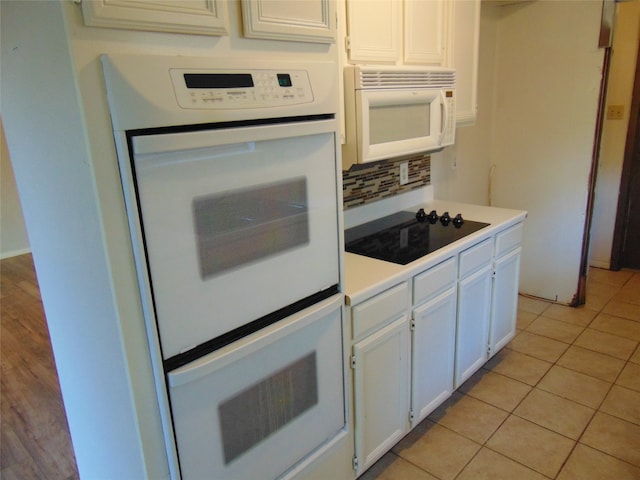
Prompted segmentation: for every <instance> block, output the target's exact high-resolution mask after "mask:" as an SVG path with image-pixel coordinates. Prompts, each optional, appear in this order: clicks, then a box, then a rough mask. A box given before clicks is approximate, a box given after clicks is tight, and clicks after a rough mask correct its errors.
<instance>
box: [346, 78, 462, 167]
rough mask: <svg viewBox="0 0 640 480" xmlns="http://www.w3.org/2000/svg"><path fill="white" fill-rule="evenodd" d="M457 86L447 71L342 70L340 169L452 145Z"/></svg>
mask: <svg viewBox="0 0 640 480" xmlns="http://www.w3.org/2000/svg"><path fill="white" fill-rule="evenodd" d="M455 86H456V72H455V70H454V69H450V68H443V67H416V66H380V65H353V66H348V67H345V70H344V97H345V129H346V131H345V133H346V141H345V144H344V145H343V147H342V163H343V167H344V168H348V167H349V166H350V165H353V164H354V163H367V162H374V161H377V160H383V159H389V158H394V157H400V156H403V155H409V154H414V153H420V152H432V151H436V150H440V149H442V148H443V147H446V146H448V145H453V143H454V141H455V131H456V114H455V98H456V95H455Z"/></svg>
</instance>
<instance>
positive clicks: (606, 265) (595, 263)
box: [589, 260, 611, 270]
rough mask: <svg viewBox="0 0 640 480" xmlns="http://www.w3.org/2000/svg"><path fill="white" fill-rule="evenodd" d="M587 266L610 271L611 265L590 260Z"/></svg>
mask: <svg viewBox="0 0 640 480" xmlns="http://www.w3.org/2000/svg"><path fill="white" fill-rule="evenodd" d="M589 266H590V267H596V268H604V269H605V270H611V263H609V262H604V261H598V260H591V261H590V262H589Z"/></svg>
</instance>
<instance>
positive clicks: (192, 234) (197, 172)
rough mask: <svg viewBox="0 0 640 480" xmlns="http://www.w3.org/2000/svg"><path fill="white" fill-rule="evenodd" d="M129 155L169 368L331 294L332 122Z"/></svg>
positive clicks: (140, 148) (254, 130) (233, 131)
mask: <svg viewBox="0 0 640 480" xmlns="http://www.w3.org/2000/svg"><path fill="white" fill-rule="evenodd" d="M129 145H130V148H131V150H132V159H133V161H132V168H133V170H132V172H131V174H132V175H131V182H132V183H133V184H134V188H135V193H136V203H137V205H135V207H136V208H135V210H136V211H134V212H132V211H130V215H133V216H134V217H135V218H134V221H136V222H139V223H138V224H137V226H138V228H139V229H140V230H139V233H140V234H139V237H140V242H142V243H143V245H142V246H143V250H142V251H143V252H144V253H145V254H146V262H147V268H148V271H149V274H150V275H149V280H150V283H149V285H148V288H149V289H150V290H151V291H152V295H153V305H154V307H155V317H156V321H157V324H158V330H159V335H160V343H161V347H162V354H163V358H164V359H165V360H166V359H168V358H170V357H174V356H176V355H178V354H181V353H184V352H186V351H189V350H191V349H193V348H194V347H196V346H197V345H201V344H203V343H204V342H206V341H209V340H211V339H214V338H216V337H219V336H220V335H223V334H226V333H227V332H230V331H232V330H234V329H237V328H239V327H243V326H244V325H246V324H248V323H250V322H252V321H254V320H255V319H257V318H259V317H263V316H265V315H268V314H270V313H272V312H274V311H277V310H279V309H282V308H283V307H287V306H289V305H290V304H292V303H294V302H297V301H298V300H300V299H304V298H305V297H308V296H311V295H314V294H316V293H317V292H319V291H322V290H324V289H326V288H327V287H330V286H335V285H337V284H338V282H339V237H338V235H339V234H338V211H337V208H338V205H337V198H338V192H337V181H336V173H337V172H336V157H335V155H336V140H335V120H333V119H328V120H314V121H293V120H290V121H285V122H284V123H278V124H267V125H259V126H241V127H238V126H235V125H234V126H233V127H232V128H222V129H212V130H199V131H190V132H181V133H167V134H155V135H139V136H133V137H131V139H130V142H129Z"/></svg>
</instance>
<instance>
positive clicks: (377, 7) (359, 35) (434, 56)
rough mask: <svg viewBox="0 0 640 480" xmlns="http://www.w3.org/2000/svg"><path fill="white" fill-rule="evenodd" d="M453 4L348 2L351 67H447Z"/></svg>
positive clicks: (384, 0)
mask: <svg viewBox="0 0 640 480" xmlns="http://www.w3.org/2000/svg"><path fill="white" fill-rule="evenodd" d="M450 3H451V2H450V1H449V0H429V1H425V0H346V5H347V39H346V49H347V52H348V53H347V56H348V60H349V62H351V63H388V64H417V65H444V64H445V60H446V58H445V53H446V46H447V33H448V31H449V28H448V21H449V17H450V15H449V14H448V11H449V10H450V8H451V5H450Z"/></svg>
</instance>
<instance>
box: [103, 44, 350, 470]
mask: <svg viewBox="0 0 640 480" xmlns="http://www.w3.org/2000/svg"><path fill="white" fill-rule="evenodd" d="M102 60H103V67H104V72H105V80H106V86H107V92H108V100H109V106H110V109H111V114H112V123H113V128H114V138H115V141H116V148H117V150H118V158H119V164H120V171H121V176H122V183H123V193H124V196H125V203H126V207H127V213H128V218H129V224H130V228H131V233H132V235H131V237H132V245H133V251H134V256H135V258H136V266H137V271H138V279H139V284H140V291H141V296H142V304H143V309H144V313H145V315H144V316H145V321H146V324H147V325H146V327H147V332H148V336H149V345H150V351H151V355H152V361H153V363H154V370H155V372H156V384H157V385H158V398H159V402H160V405H161V410H162V412H163V415H164V422H163V423H164V427H165V440H166V444H167V450H168V452H169V456H170V459H171V464H172V465H171V467H172V468H171V469H172V475H173V477H175V478H183V479H200V478H265V479H266V478H279V477H286V476H292V475H293V474H295V473H296V472H297V471H300V470H301V469H303V468H304V467H305V465H307V464H308V463H310V462H311V461H313V459H314V458H315V457H317V456H319V455H321V454H322V452H323V451H324V450H326V449H328V448H330V447H331V446H332V445H333V444H334V443H336V442H338V441H340V439H341V438H343V437H344V436H345V435H346V404H345V398H346V396H345V393H346V392H345V377H344V375H345V374H344V366H345V357H344V338H343V336H344V326H343V318H342V304H343V302H342V295H341V273H340V272H341V267H340V249H341V244H342V233H341V228H340V224H339V222H340V220H339V218H340V217H339V209H340V208H341V202H340V200H341V194H340V191H339V182H338V175H339V174H340V170H339V166H338V164H337V153H336V152H337V149H338V148H339V141H338V140H337V138H338V137H337V134H336V130H337V121H336V118H335V117H336V116H335V112H336V107H337V83H336V81H337V79H336V78H333V76H332V75H333V72H335V71H336V69H335V68H333V67H334V66H333V65H332V64H330V63H327V62H320V61H315V62H314V61H310V62H299V61H296V62H286V61H284V62H283V61H278V62H275V63H273V62H267V61H258V60H251V61H246V60H241V59H228V60H221V59H216V61H215V62H214V61H212V59H205V58H189V57H164V56H145V57H138V56H133V55H132V56H126V55H121V56H105V57H103V59H102Z"/></svg>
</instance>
